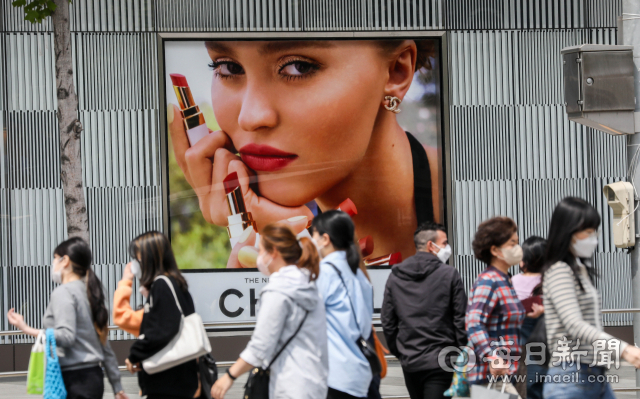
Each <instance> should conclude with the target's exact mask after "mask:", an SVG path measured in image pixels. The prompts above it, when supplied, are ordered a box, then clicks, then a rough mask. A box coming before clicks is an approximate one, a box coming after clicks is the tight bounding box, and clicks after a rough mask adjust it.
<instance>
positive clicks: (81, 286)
mask: <svg viewBox="0 0 640 399" xmlns="http://www.w3.org/2000/svg"><path fill="white" fill-rule="evenodd" d="M51 279H52V280H53V282H54V283H57V284H60V285H59V286H58V287H56V288H55V289H54V290H53V292H52V293H51V300H50V301H49V306H47V311H46V312H45V314H44V317H43V319H42V327H43V328H45V329H48V328H52V329H53V330H54V336H55V338H56V345H57V347H58V348H61V349H62V350H63V351H64V356H61V357H60V366H61V368H62V379H63V380H64V385H65V388H66V390H67V398H68V399H75V398H83V399H84V398H87V399H99V398H102V395H103V394H104V376H103V372H102V367H101V365H102V366H104V370H105V371H106V373H107V378H108V379H109V382H110V383H111V386H112V387H113V392H114V394H115V397H116V399H126V398H127V395H126V394H125V393H124V390H123V389H122V384H121V383H120V371H119V370H118V361H117V360H116V357H115V355H114V354H113V351H112V350H111V347H110V346H109V342H108V340H107V334H108V329H107V323H108V322H109V313H108V311H107V308H106V306H105V303H104V300H105V297H104V292H103V290H102V284H101V283H100V280H98V277H97V276H96V275H95V273H94V272H93V270H92V269H91V249H90V248H89V245H88V244H87V243H86V242H85V241H84V240H82V239H81V238H78V237H73V238H70V239H68V240H66V241H63V242H62V243H60V245H58V246H57V247H56V249H55V250H54V251H53V262H52V265H51ZM7 318H8V319H9V323H11V324H12V325H14V326H15V327H16V328H18V329H20V330H22V331H23V332H24V333H25V334H28V335H31V336H32V337H37V336H38V334H39V333H40V332H41V330H38V329H35V328H33V327H30V326H28V325H27V324H26V323H25V322H24V318H23V317H22V315H20V314H18V313H15V311H14V309H11V310H9V313H8V315H7Z"/></svg>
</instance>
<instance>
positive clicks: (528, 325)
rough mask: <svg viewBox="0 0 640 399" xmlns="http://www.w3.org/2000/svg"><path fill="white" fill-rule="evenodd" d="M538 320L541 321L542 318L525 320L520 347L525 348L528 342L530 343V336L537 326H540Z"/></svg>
mask: <svg viewBox="0 0 640 399" xmlns="http://www.w3.org/2000/svg"><path fill="white" fill-rule="evenodd" d="M538 320H540V318H537V319H533V318H531V317H525V318H524V321H523V322H522V327H520V346H522V347H524V346H525V345H526V344H527V341H529V336H530V335H531V333H532V332H533V329H534V328H536V324H538Z"/></svg>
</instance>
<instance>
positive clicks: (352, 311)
mask: <svg viewBox="0 0 640 399" xmlns="http://www.w3.org/2000/svg"><path fill="white" fill-rule="evenodd" d="M327 264H328V265H329V266H331V267H333V269H334V270H335V271H336V273H338V277H340V281H342V285H343V286H344V290H345V292H346V293H347V298H349V305H350V306H351V313H353V318H354V319H355V320H356V326H357V327H358V331H360V325H359V324H358V316H356V309H355V307H354V306H353V302H351V296H350V295H349V289H348V288H347V284H345V282H344V279H343V278H342V273H341V272H340V270H338V268H337V267H336V265H334V264H333V263H331V262H327Z"/></svg>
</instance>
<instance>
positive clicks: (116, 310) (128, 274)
mask: <svg viewBox="0 0 640 399" xmlns="http://www.w3.org/2000/svg"><path fill="white" fill-rule="evenodd" d="M134 278H137V279H138V281H140V279H141V278H142V269H140V262H139V261H138V260H137V259H134V260H132V261H131V262H129V263H128V264H127V265H126V266H125V268H124V273H123V274H122V280H120V281H119V282H118V288H117V289H116V291H115V292H114V294H113V322H114V323H115V325H116V326H118V327H120V328H121V329H122V330H124V331H126V332H128V333H129V334H133V335H135V336H136V337H137V336H138V335H140V324H142V316H143V315H144V309H138V310H133V309H132V308H131V293H132V292H133V289H132V286H133V279H134ZM140 292H141V293H142V296H143V297H144V298H145V299H146V298H147V297H148V296H149V291H148V290H147V289H146V288H145V287H140Z"/></svg>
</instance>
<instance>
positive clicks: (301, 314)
mask: <svg viewBox="0 0 640 399" xmlns="http://www.w3.org/2000/svg"><path fill="white" fill-rule="evenodd" d="M257 266H258V270H260V272H262V273H263V274H265V275H266V276H269V283H268V284H267V285H266V286H265V287H264V288H263V289H262V292H261V293H260V309H259V311H258V317H257V320H256V327H255V329H254V330H253V334H252V336H251V341H249V344H248V345H247V347H246V349H245V350H244V351H242V353H241V354H240V358H239V359H238V360H237V361H236V362H235V363H234V364H233V365H232V366H231V367H229V368H228V369H227V371H226V374H223V375H222V376H221V377H220V378H219V379H218V381H217V382H216V383H215V384H214V386H213V388H211V396H212V397H213V398H215V399H224V397H225V395H226V393H227V391H228V390H229V389H230V388H231V386H232V385H233V383H234V381H235V380H236V379H237V378H238V377H240V375H242V374H244V373H246V372H248V371H251V373H252V374H251V376H250V377H249V380H248V382H247V385H246V387H245V395H244V396H243V398H244V399H266V398H272V399H288V398H291V399H325V398H326V397H327V374H328V368H329V365H328V359H327V357H328V356H327V325H326V316H325V312H324V306H322V302H321V300H320V296H319V295H318V289H317V288H316V283H315V280H316V279H317V277H318V273H319V265H318V251H317V250H316V248H315V246H314V245H313V242H312V241H311V240H310V239H309V238H306V237H303V238H301V239H300V240H299V241H298V239H297V238H296V235H295V234H294V233H293V231H291V229H290V228H289V227H288V226H287V225H285V224H269V225H267V226H265V227H264V229H263V230H262V231H261V232H260V241H259V254H258V259H257Z"/></svg>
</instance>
